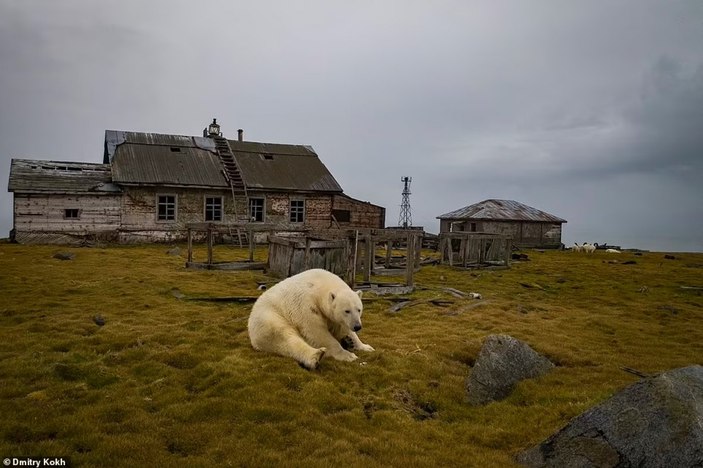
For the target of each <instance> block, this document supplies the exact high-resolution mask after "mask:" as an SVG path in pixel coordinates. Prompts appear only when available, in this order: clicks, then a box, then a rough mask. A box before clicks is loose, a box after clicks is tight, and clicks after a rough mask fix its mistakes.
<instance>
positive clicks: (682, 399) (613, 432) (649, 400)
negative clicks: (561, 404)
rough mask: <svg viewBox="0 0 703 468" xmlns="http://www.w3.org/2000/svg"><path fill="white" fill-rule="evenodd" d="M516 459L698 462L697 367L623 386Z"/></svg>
mask: <svg viewBox="0 0 703 468" xmlns="http://www.w3.org/2000/svg"><path fill="white" fill-rule="evenodd" d="M517 460H518V462H520V463H522V464H524V465H527V466H532V467H630V466H633V467H634V466H637V467H645V468H646V467H703V366H699V365H695V366H689V367H683V368H680V369H674V370H671V371H668V372H664V373H663V374H660V375H658V376H656V377H652V378H648V379H644V380H641V381H639V382H637V383H635V384H633V385H631V386H629V387H627V388H626V389H624V390H622V391H620V392H619V393H617V394H615V395H614V396H613V397H611V398H610V399H609V400H606V401H605V402H603V403H601V404H600V405H598V406H595V407H594V408H591V409H590V410H588V411H586V412H584V413H582V414H581V415H580V416H577V417H576V418H574V419H573V420H572V421H571V422H570V423H569V424H568V425H567V426H566V427H564V428H563V429H561V430H560V431H559V432H557V433H556V434H554V435H552V436H551V437H549V438H548V439H547V440H545V441H544V442H542V443H541V444H539V445H538V446H536V447H533V448H531V449H529V450H527V451H525V452H523V453H521V454H520V455H518V457H517Z"/></svg>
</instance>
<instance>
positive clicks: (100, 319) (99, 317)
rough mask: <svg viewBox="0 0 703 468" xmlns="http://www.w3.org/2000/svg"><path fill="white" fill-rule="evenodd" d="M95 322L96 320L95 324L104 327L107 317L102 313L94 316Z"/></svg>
mask: <svg viewBox="0 0 703 468" xmlns="http://www.w3.org/2000/svg"><path fill="white" fill-rule="evenodd" d="M93 322H95V325H97V326H99V327H102V326H103V325H105V319H104V318H103V317H102V315H96V316H94V317H93Z"/></svg>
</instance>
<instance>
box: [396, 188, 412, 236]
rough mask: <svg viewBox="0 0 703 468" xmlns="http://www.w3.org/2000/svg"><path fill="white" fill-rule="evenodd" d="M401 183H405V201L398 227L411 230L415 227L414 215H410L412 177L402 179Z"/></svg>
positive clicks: (401, 205) (401, 207) (402, 205)
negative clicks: (410, 228)
mask: <svg viewBox="0 0 703 468" xmlns="http://www.w3.org/2000/svg"><path fill="white" fill-rule="evenodd" d="M400 181H401V182H403V184H404V185H403V201H402V203H401V204H400V217H399V218H398V226H399V227H403V228H409V227H410V226H412V225H413V218H412V214H411V213H410V182H412V181H413V178H412V177H401V178H400Z"/></svg>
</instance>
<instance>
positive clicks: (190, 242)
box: [188, 228, 193, 263]
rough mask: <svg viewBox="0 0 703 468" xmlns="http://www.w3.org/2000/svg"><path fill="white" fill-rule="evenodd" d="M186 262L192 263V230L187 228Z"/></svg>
mask: <svg viewBox="0 0 703 468" xmlns="http://www.w3.org/2000/svg"><path fill="white" fill-rule="evenodd" d="M188 263H193V230H192V229H191V228H188Z"/></svg>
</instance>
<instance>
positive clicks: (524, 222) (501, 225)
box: [437, 199, 566, 248]
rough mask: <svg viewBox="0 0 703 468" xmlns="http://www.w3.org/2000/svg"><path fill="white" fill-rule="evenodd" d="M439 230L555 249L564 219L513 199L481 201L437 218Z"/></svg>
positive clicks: (559, 239)
mask: <svg viewBox="0 0 703 468" xmlns="http://www.w3.org/2000/svg"><path fill="white" fill-rule="evenodd" d="M437 219H439V220H440V224H439V231H440V236H441V234H442V233H448V232H476V233H488V234H501V235H506V236H510V237H511V238H512V243H513V245H515V246H517V247H522V248H559V247H560V246H561V225H562V224H563V223H565V222H566V220H564V219H562V218H559V217H557V216H554V215H552V214H549V213H545V212H544V211H541V210H538V209H537V208H533V207H531V206H527V205H524V204H522V203H520V202H516V201H513V200H495V199H490V200H484V201H482V202H480V203H476V204H473V205H469V206H466V207H464V208H460V209H458V210H454V211H451V212H449V213H445V214H443V215H441V216H437Z"/></svg>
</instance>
